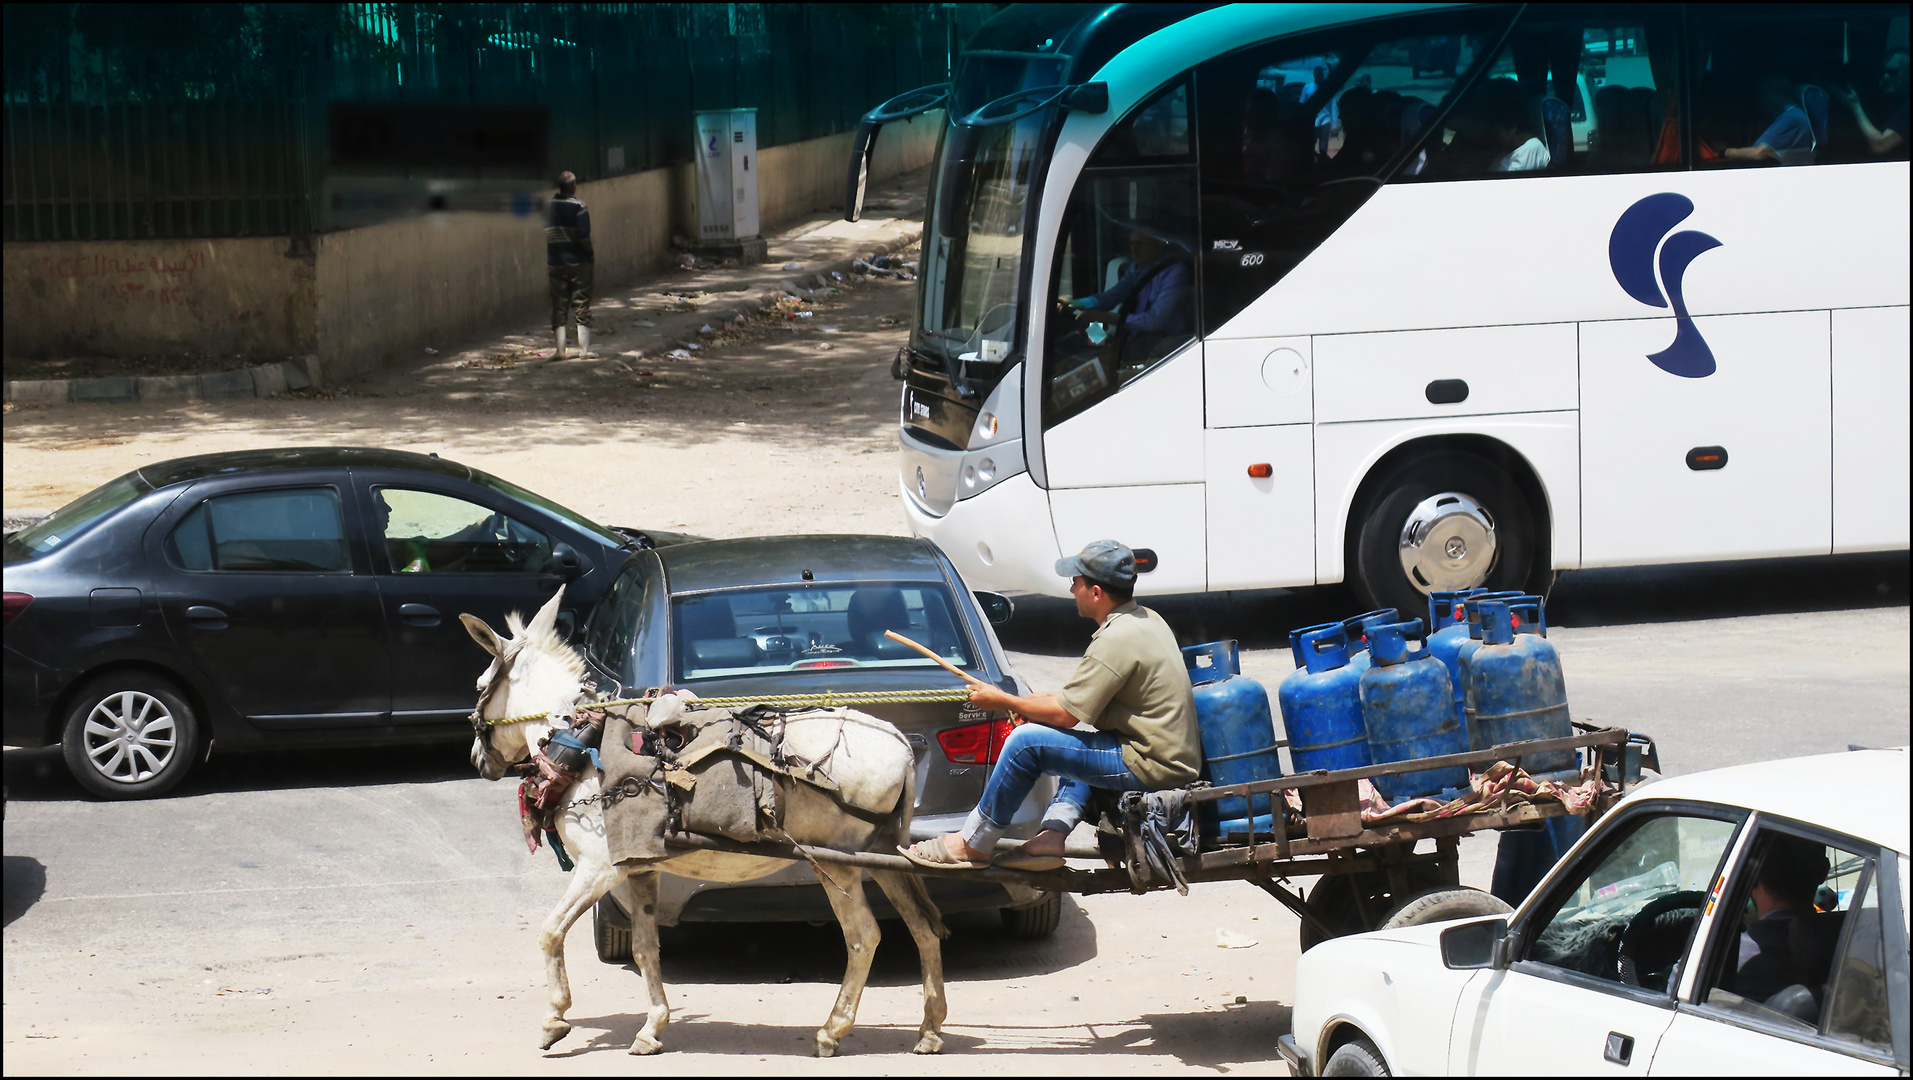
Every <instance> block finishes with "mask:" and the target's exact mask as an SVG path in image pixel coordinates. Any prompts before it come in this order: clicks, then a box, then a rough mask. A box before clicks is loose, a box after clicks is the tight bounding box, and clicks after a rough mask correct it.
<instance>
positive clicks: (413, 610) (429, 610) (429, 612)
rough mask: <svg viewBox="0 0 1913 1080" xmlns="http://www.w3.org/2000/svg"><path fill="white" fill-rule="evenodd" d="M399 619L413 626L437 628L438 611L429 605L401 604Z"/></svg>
mask: <svg viewBox="0 0 1913 1080" xmlns="http://www.w3.org/2000/svg"><path fill="white" fill-rule="evenodd" d="M399 618H401V619H404V620H405V621H406V622H408V623H410V624H411V625H413V626H437V625H438V609H437V608H435V607H432V606H431V605H429V604H400V605H399Z"/></svg>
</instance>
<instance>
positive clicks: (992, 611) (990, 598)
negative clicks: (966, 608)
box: [971, 592, 1016, 626]
mask: <svg viewBox="0 0 1913 1080" xmlns="http://www.w3.org/2000/svg"><path fill="white" fill-rule="evenodd" d="M971 595H972V596H975V597H976V605H977V606H978V607H980V608H982V609H983V617H984V618H986V619H988V620H990V625H991V626H1002V625H1003V624H1004V623H1006V622H1009V621H1010V617H1011V616H1013V615H1015V614H1016V605H1015V604H1013V603H1011V602H1010V598H1009V597H1007V596H1004V595H1003V594H1002V593H993V592H977V593H972V594H971Z"/></svg>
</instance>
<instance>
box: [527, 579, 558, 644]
mask: <svg viewBox="0 0 1913 1080" xmlns="http://www.w3.org/2000/svg"><path fill="white" fill-rule="evenodd" d="M564 599H565V587H564V586H563V585H560V586H558V591H557V592H555V593H553V594H552V595H551V599H549V600H547V601H545V606H544V607H541V608H539V609H538V614H536V615H533V616H532V617H531V622H530V624H528V625H527V626H526V627H525V629H526V631H528V632H532V633H539V634H551V633H556V632H557V627H558V605H559V604H561V603H563V602H564Z"/></svg>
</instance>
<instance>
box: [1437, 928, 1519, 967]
mask: <svg viewBox="0 0 1913 1080" xmlns="http://www.w3.org/2000/svg"><path fill="white" fill-rule="evenodd" d="M1507 938H1508V920H1506V919H1483V920H1481V921H1479V922H1471V923H1462V924H1461V925H1460V926H1451V927H1449V928H1448V929H1446V930H1443V931H1442V932H1441V962H1442V965H1443V966H1445V967H1449V968H1453V969H1455V970H1457V971H1462V970H1468V969H1471V968H1495V967H1504V966H1506V965H1505V964H1504V962H1503V960H1502V956H1501V954H1502V951H1503V950H1502V942H1504V941H1506V940H1507Z"/></svg>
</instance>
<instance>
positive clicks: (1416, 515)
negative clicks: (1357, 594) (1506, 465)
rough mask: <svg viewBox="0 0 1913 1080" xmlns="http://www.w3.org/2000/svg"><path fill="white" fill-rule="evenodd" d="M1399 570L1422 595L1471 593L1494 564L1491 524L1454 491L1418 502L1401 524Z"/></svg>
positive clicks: (1479, 509)
mask: <svg viewBox="0 0 1913 1080" xmlns="http://www.w3.org/2000/svg"><path fill="white" fill-rule="evenodd" d="M1401 556H1402V572H1403V573H1405V574H1407V575H1408V580H1409V581H1411V582H1413V583H1414V585H1415V587H1416V588H1417V589H1420V590H1421V591H1422V592H1424V593H1426V592H1433V591H1435V590H1437V589H1444V590H1445V589H1472V588H1474V587H1475V586H1477V585H1480V584H1481V583H1482V582H1484V581H1486V580H1488V572H1489V571H1490V570H1493V569H1494V565H1495V521H1494V518H1493V517H1491V516H1489V514H1488V511H1487V510H1485V509H1483V508H1482V506H1481V504H1480V503H1478V502H1476V501H1475V500H1473V499H1472V498H1469V497H1468V496H1466V495H1463V494H1461V493H1459V492H1454V491H1444V492H1442V493H1441V494H1439V495H1430V496H1429V497H1428V498H1426V499H1423V500H1422V501H1421V502H1420V503H1419V504H1418V505H1416V507H1415V509H1414V510H1412V511H1410V512H1409V514H1408V520H1407V521H1406V522H1404V523H1403V524H1402V536H1401Z"/></svg>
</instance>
